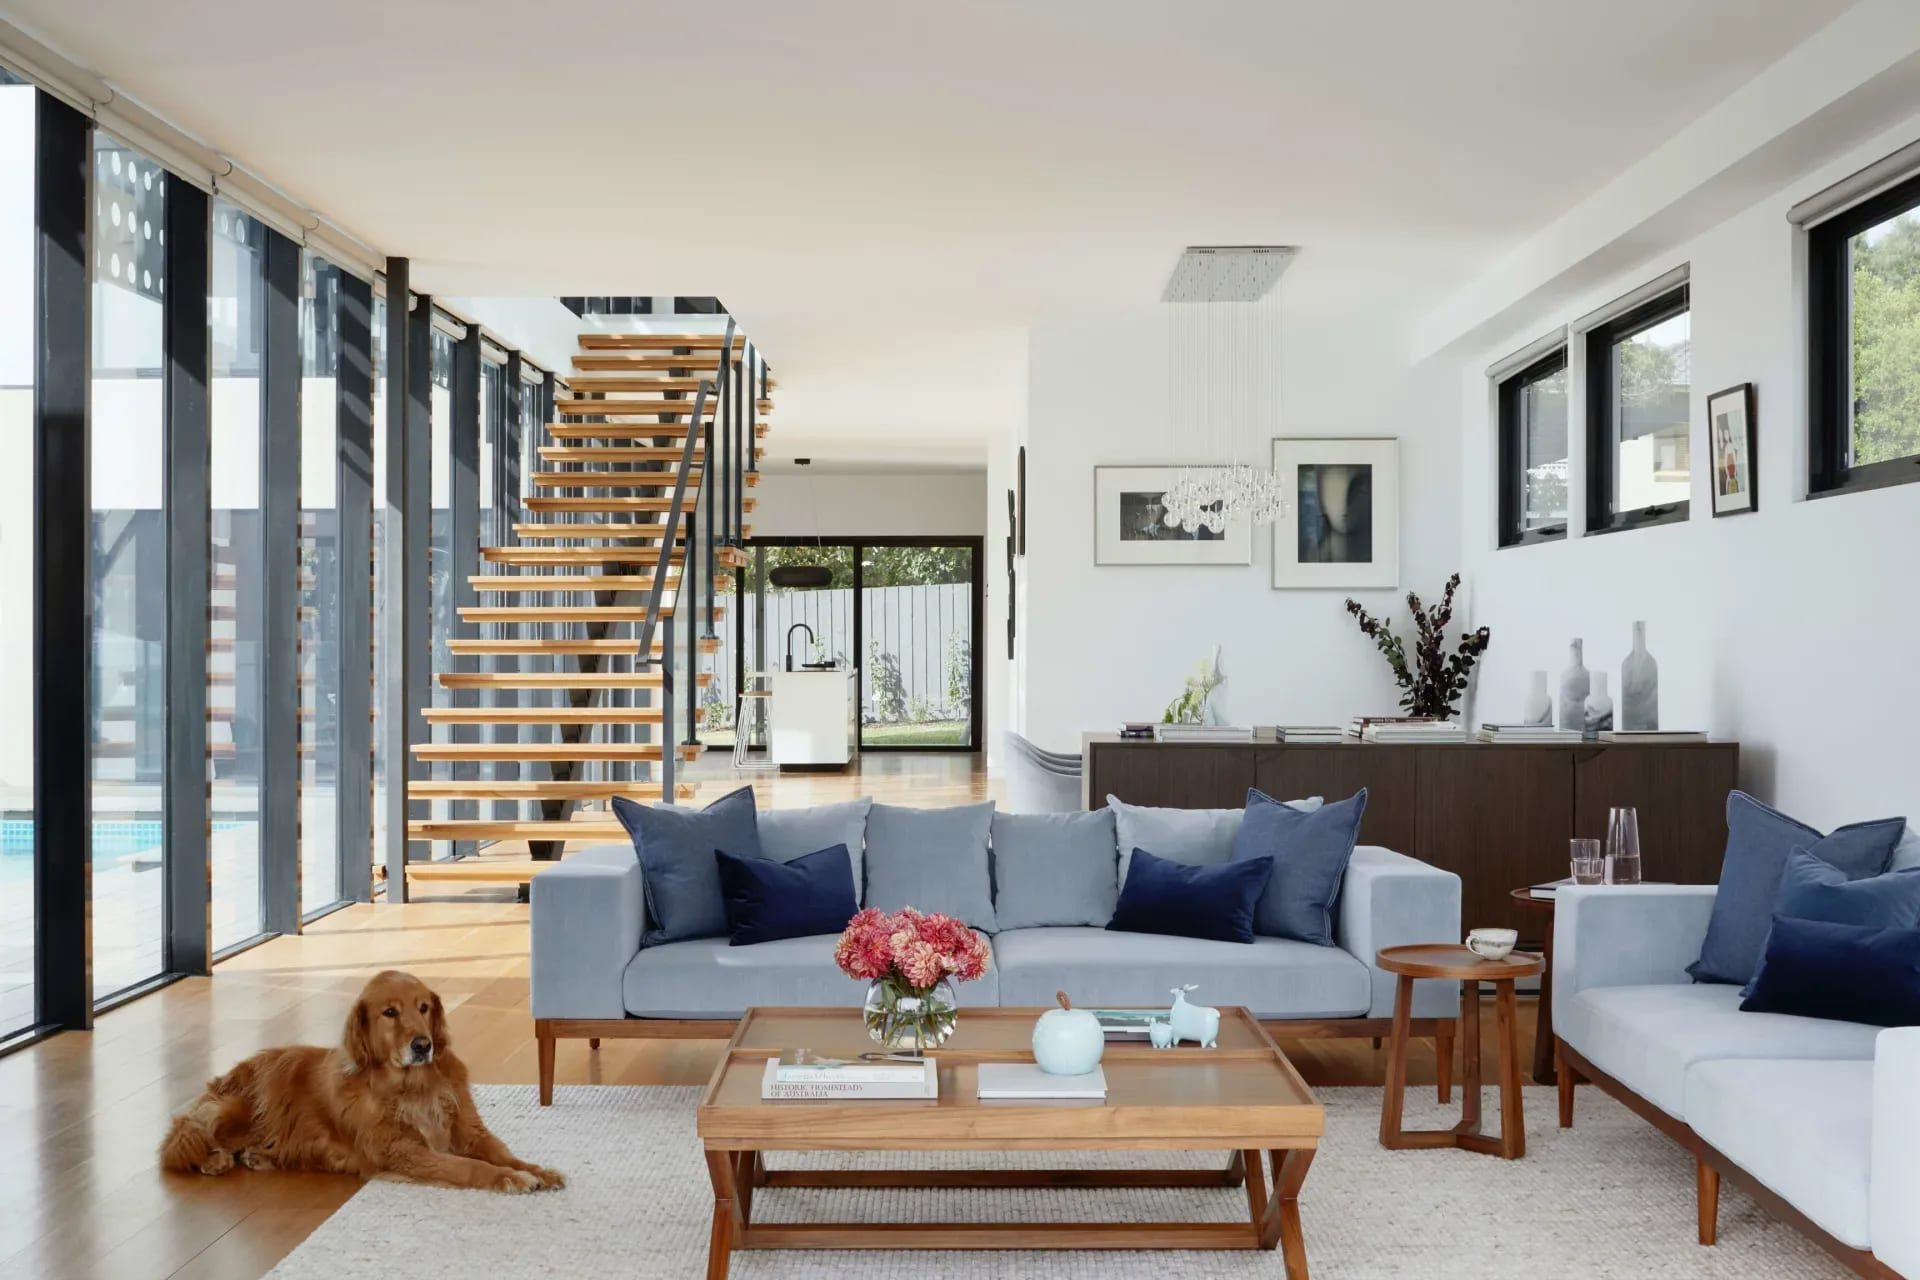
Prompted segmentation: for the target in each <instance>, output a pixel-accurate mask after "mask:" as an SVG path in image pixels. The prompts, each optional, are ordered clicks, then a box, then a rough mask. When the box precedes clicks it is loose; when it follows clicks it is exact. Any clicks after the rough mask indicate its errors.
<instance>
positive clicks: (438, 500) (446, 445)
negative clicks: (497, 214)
mask: <svg viewBox="0 0 1920 1280" xmlns="http://www.w3.org/2000/svg"><path fill="white" fill-rule="evenodd" d="M427 419H428V423H429V427H430V430H429V442H430V449H429V452H430V456H431V461H430V464H429V468H428V474H429V476H430V477H431V487H432V494H433V519H432V523H431V525H430V527H429V530H428V534H427V537H428V544H429V550H430V556H429V562H428V563H429V565H430V566H431V567H430V568H429V570H428V574H427V577H428V588H427V589H428V592H429V598H430V599H431V600H432V602H433V647H432V649H431V651H430V655H431V657H430V661H431V665H430V666H429V667H428V668H427V669H428V671H429V672H440V671H452V670H453V651H452V650H451V649H450V648H449V647H448V645H447V642H448V641H449V640H451V639H453V627H454V614H453V339H452V338H450V337H448V336H447V334H446V333H444V332H442V331H441V330H440V328H439V327H438V326H436V327H435V328H434V331H433V389H432V392H431V397H430V403H429V406H428V410H427ZM428 679H429V681H430V686H429V687H430V688H431V690H432V693H431V697H432V699H433V705H434V706H436V707H447V706H452V705H453V690H451V689H448V688H446V687H444V686H443V685H442V684H441V683H440V682H439V681H438V680H434V679H433V678H432V676H431V675H429V677H428ZM431 737H432V739H433V741H435V742H451V741H453V729H452V726H451V725H448V724H436V725H434V726H433V729H432V732H431ZM458 773H459V771H458V770H457V769H456V768H455V767H454V766H453V765H452V764H450V763H448V762H446V761H435V762H434V763H433V765H432V766H431V768H430V770H429V772H428V776H429V777H431V778H432V779H433V780H434V781H436V782H448V781H451V780H453V779H454V778H455V777H456V776H458ZM428 808H429V810H430V811H431V814H432V816H433V817H435V818H451V817H453V816H455V812H454V808H453V805H452V803H451V802H450V801H446V800H434V801H430V802H429V804H428ZM452 852H453V845H452V844H451V842H448V841H444V840H436V841H434V843H433V853H432V856H433V857H436V858H444V857H447V856H448V855H450V854H451V853H452Z"/></svg>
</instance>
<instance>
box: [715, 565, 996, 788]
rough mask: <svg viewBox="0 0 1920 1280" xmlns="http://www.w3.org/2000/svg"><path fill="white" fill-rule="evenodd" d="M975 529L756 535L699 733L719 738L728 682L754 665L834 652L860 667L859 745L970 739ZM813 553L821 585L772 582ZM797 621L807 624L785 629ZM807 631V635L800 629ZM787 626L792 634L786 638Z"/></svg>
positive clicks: (976, 717) (973, 723)
mask: <svg viewBox="0 0 1920 1280" xmlns="http://www.w3.org/2000/svg"><path fill="white" fill-rule="evenodd" d="M981 545H982V540H981V539H979V538H977V537H949V538H914V537H895V538H881V537H876V538H866V539H850V538H838V539H835V538H829V539H825V540H816V539H811V538H807V539H782V538H765V539H755V540H754V547H755V550H756V555H755V558H754V561H753V563H752V565H751V566H750V567H749V568H748V569H747V570H744V571H743V573H744V574H745V575H746V577H747V580H746V581H744V582H742V583H741V584H740V585H741V586H742V587H743V588H744V589H745V590H744V592H743V593H742V594H741V595H739V596H737V597H736V599H737V600H738V602H739V604H740V606H741V607H740V608H739V609H738V616H737V621H736V623H735V625H734V626H733V627H732V628H730V629H729V630H730V632H731V636H730V640H729V645H730V647H731V648H732V649H733V653H732V654H730V655H726V654H723V656H722V659H721V661H720V663H719V664H718V673H719V674H720V675H721V676H722V679H720V680H716V681H715V682H714V689H713V691H712V692H710V693H709V694H708V701H707V715H706V716H704V717H703V725H702V728H701V737H702V739H703V740H705V741H709V742H712V743H713V744H714V745H721V744H723V743H725V742H730V741H731V740H732V737H731V729H732V726H731V719H730V715H731V711H732V707H733V702H734V690H735V689H737V688H738V687H740V684H739V682H740V681H741V680H743V678H744V676H745V673H746V672H748V671H751V670H753V669H755V668H756V666H758V665H759V663H760V662H761V661H762V659H761V658H760V657H759V656H758V655H760V654H764V655H765V656H764V663H765V666H766V667H767V668H778V667H781V666H784V665H785V662H786V657H787V654H788V652H789V649H790V650H791V653H792V655H793V659H794V662H795V663H801V662H808V661H828V662H834V661H837V662H841V663H844V664H848V665H857V666H858V667H859V670H860V746H861V748H862V749H863V750H869V751H911V750H923V751H978V750H980V747H981V743H982V742H983V741H984V739H983V737H982V727H981V724H980V705H981V698H980V674H979V670H978V668H977V666H976V664H975V660H974V655H975V653H976V652H977V651H978V649H979V645H980V624H981V575H980V556H981ZM797 565H819V566H824V567H825V568H826V569H828V570H829V572H830V573H831V574H832V577H831V580H830V581H829V582H828V584H827V585H826V586H824V587H817V588H788V587H782V586H780V585H778V584H777V583H775V582H773V581H772V580H771V579H772V576H773V571H774V570H775V569H778V568H781V567H783V566H797ZM801 624H804V625H805V626H806V627H807V628H808V630H796V629H795V628H797V627H798V626H800V625H801ZM809 632H811V635H809ZM789 637H791V646H789Z"/></svg>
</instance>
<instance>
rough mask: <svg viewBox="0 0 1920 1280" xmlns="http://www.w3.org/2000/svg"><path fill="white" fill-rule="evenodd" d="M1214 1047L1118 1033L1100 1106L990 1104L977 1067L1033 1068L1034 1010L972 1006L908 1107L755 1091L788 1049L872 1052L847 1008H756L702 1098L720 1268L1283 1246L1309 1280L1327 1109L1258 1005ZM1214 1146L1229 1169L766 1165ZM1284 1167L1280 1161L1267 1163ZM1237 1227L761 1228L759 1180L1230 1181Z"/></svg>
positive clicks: (869, 1183)
mask: <svg viewBox="0 0 1920 1280" xmlns="http://www.w3.org/2000/svg"><path fill="white" fill-rule="evenodd" d="M1220 1012H1221V1020H1220V1040H1219V1047H1218V1048H1214V1049H1202V1048H1199V1047H1198V1046H1195V1045H1185V1046H1182V1047H1180V1048H1176V1049H1155V1048H1152V1047H1151V1046H1149V1045H1144V1044H1125V1043H1114V1042H1111V1041H1110V1042H1109V1043H1108V1044H1107V1048H1106V1055H1105V1058H1104V1060H1103V1061H1102V1063H1101V1066H1102V1067H1103V1068H1104V1069H1105V1071H1106V1076H1107V1098H1106V1101H1105V1102H1104V1103H1102V1102H1079V1103H1071V1102H1014V1101H999V1102H994V1101H988V1102H982V1101H980V1100H979V1099H977V1098H976V1097H975V1096H974V1092H975V1069H976V1066H977V1064H979V1063H982V1062H1031V1061H1033V1052H1032V1049H1031V1047H1030V1045H1031V1041H1032V1036H1033V1024H1034V1019H1036V1018H1037V1017H1039V1015H1040V1013H1041V1011H1040V1010H1039V1009H964V1010H962V1011H961V1014H960V1027H959V1030H958V1031H957V1032H956V1033H955V1034H954V1036H953V1038H952V1039H951V1040H949V1041H948V1042H947V1044H946V1045H945V1046H944V1047H943V1048H941V1049H939V1050H937V1051H935V1053H934V1054H933V1057H934V1058H935V1060H936V1061H937V1062H938V1063H939V1070H940V1097H939V1098H938V1099H937V1100H934V1099H929V1100H926V1101H918V1100H915V1101H905V1102H892V1101H887V1102H843V1101H839V1100H825V1101H814V1100H807V1101H779V1102H768V1101H764V1100H762V1099H761V1097H760V1081H761V1076H762V1074H763V1073H764V1071H765V1069H766V1063H767V1059H768V1058H770V1057H774V1056H777V1055H778V1054H779V1053H780V1051H781V1050H782V1049H792V1048H808V1049H815V1050H820V1051H824V1052H826V1053H830V1054H838V1055H851V1054H855V1053H859V1052H862V1051H865V1050H868V1049H871V1048H872V1047H873V1042H872V1041H870V1040H868V1039H867V1035H866V1031H865V1028H864V1027H863V1026H862V1025H861V1022H860V1017H859V1013H858V1011H857V1010H852V1009H749V1010H748V1011H747V1014H746V1016H745V1017H744V1018H742V1019H741V1020H740V1025H739V1028H738V1029H737V1030H736V1031H735V1032H734V1036H733V1039H732V1040H731V1041H730V1042H729V1043H728V1045H727V1050H726V1056H725V1057H724V1059H723V1060H722V1061H721V1063H720V1065H719V1066H718V1067H717V1068H715V1070H714V1073H713V1079H712V1080H710V1081H709V1082H708V1084H707V1091H706V1094H705V1095H704V1096H703V1097H702V1099H701V1101H700V1110H699V1116H698V1131H699V1134H700V1140H701V1142H702V1143H703V1144H704V1146H705V1148H706V1156H707V1172H708V1174H709V1175H711V1177H712V1179H713V1235H712V1242H711V1245H710V1246H709V1250H708V1255H707V1276H708V1280H718V1278H719V1277H724V1276H725V1275H726V1274H727V1267H728V1259H729V1257H730V1255H731V1254H732V1252H733V1250H735V1249H1273V1248H1278V1249H1280V1250H1281V1251H1282V1254H1283V1256H1284V1258H1285V1261H1286V1269H1287V1271H1286V1273H1287V1277H1288V1280H1306V1276H1307V1254H1306V1247H1305V1245H1304V1243H1303V1242H1302V1240H1301V1236H1300V1207H1299V1195H1300V1186H1301V1183H1302V1182H1303V1181H1304V1180H1305V1179H1306V1176H1307V1167H1308V1166H1309V1165H1310V1164H1311V1163H1312V1162H1313V1153H1314V1151H1315V1150H1316V1148H1317V1147H1318V1146H1319V1142H1320V1135H1321V1133H1322V1132H1323V1131H1324V1129H1325V1127H1326V1113H1325V1112H1324V1111H1323V1110H1322V1109H1321V1106H1320V1104H1319V1103H1318V1102H1316V1101H1315V1100H1314V1097H1313V1094H1312V1093H1311V1092H1310V1091H1309V1090H1308V1089H1307V1086H1306V1084H1305V1082H1303V1081H1302V1080H1301V1079H1300V1075H1299V1073H1298V1072H1296V1071H1295V1070H1294V1068H1293V1064H1292V1063H1290V1062H1288V1061H1287V1058H1286V1055H1285V1054H1283V1053H1281V1052H1280V1050H1279V1048H1278V1047H1277V1046H1275V1044H1274V1042H1273V1040H1272V1039H1271V1038H1269V1037H1268V1035H1267V1033H1266V1032H1265V1031H1264V1030H1262V1029H1261V1026H1260V1024H1259V1023H1258V1022H1257V1021H1255V1020H1254V1018H1253V1017H1252V1015H1250V1014H1249V1013H1248V1012H1247V1011H1246V1010H1245V1009H1239V1008H1231V1009H1222V1010H1221V1011H1220ZM1015 1150H1027V1151H1034V1150H1038V1151H1062V1150H1064V1151H1113V1150H1121V1151H1219V1152H1221V1153H1223V1155H1225V1157H1226V1158H1225V1160H1224V1161H1223V1164H1222V1167H1221V1168H1218V1169H1064V1170H1041V1169H1034V1170H1026V1169H977V1170H969V1169H941V1170H898V1171H895V1170H886V1169H858V1170H851V1169H848V1170H789V1169H768V1168H767V1167H766V1164H765V1162H764V1161H763V1159H762V1156H763V1155H764V1154H765V1153H766V1152H769V1151H982V1152H987V1151H1015ZM1269 1161H1271V1165H1269ZM1242 1183H1244V1184H1245V1187H1246V1194H1247V1210H1248V1213H1247V1218H1246V1220H1245V1221H1242V1222H1045V1223H1020V1224H1014V1223H981V1222H927V1223H894V1222H886V1223H878V1222H832V1223H826V1222H806V1223H788V1222H780V1223H757V1222H755V1221H754V1220H753V1194H754V1189H755V1188H756V1187H767V1186H772V1187H922V1188H941V1187H1003V1188H1004V1187H1031V1188H1035V1189H1045V1188H1051V1187H1070V1188H1072V1187H1235V1186H1239V1185H1241V1184H1242Z"/></svg>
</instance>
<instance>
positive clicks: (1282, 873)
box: [1233, 787, 1367, 947]
mask: <svg viewBox="0 0 1920 1280" xmlns="http://www.w3.org/2000/svg"><path fill="white" fill-rule="evenodd" d="M1366 811H1367V789H1366V788H1365V787H1362V788H1360V790H1359V792H1358V793H1357V794H1355V795H1353V796H1351V797H1349V798H1347V799H1345V800H1339V801H1335V802H1334V803H1333V804H1326V805H1321V806H1319V807H1317V808H1315V809H1312V810H1310V811H1307V812H1302V811H1301V810H1299V809H1296V808H1295V807H1294V806H1292V805H1290V804H1281V803H1280V802H1279V801H1277V800H1274V799H1273V798H1272V797H1270V796H1267V795H1264V794H1262V793H1261V792H1259V791H1250V792H1248V793H1247V817H1246V821H1244V822H1242V823H1241V824H1240V834H1239V835H1238V836H1236V837H1235V838H1234V842H1233V860H1234V861H1235V862H1241V861H1245V860H1248V859H1255V858H1271V859H1273V874H1272V875H1271V876H1269V877H1268V878H1267V887H1266V889H1265V890H1264V891H1263V892H1262V893H1261V895H1260V903H1259V906H1258V907H1257V909H1256V910H1255V912H1254V928H1255V929H1256V930H1257V931H1258V932H1260V933H1264V934H1269V935H1271V936H1272V937H1275V938H1293V939H1296V940H1298V941H1300V942H1311V943H1313V944H1314V945H1315V946H1320V947H1330V946H1332V945H1333V904H1334V903H1335V902H1336V901H1338V900H1339V897H1340V886H1341V884H1342V883H1343V882H1344V881H1345V879H1346V875H1347V860H1348V859H1350V858H1352V857H1353V842H1354V841H1355V840H1356V839H1358V838H1359V835H1360V819H1361V817H1362V815H1364V814H1365V813H1366Z"/></svg>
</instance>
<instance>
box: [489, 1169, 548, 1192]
mask: <svg viewBox="0 0 1920 1280" xmlns="http://www.w3.org/2000/svg"><path fill="white" fill-rule="evenodd" d="M492 1189H493V1190H495V1191H505V1192H507V1193H508V1194H509V1195H523V1194H525V1193H526V1192H529V1191H538V1190H539V1189H540V1179H538V1178H536V1177H535V1176H534V1175H533V1174H531V1173H528V1172H526V1171H525V1170H523V1169H502V1170H501V1171H500V1176H499V1177H497V1178H495V1179H494V1182H493V1188H492Z"/></svg>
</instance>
